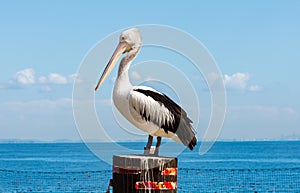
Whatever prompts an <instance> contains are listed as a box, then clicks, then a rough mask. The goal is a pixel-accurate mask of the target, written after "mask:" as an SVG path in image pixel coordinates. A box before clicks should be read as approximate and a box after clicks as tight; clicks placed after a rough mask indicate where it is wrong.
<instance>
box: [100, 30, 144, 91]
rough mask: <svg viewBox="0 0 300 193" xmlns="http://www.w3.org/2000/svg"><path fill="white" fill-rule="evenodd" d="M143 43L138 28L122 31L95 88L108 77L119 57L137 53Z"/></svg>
mask: <svg viewBox="0 0 300 193" xmlns="http://www.w3.org/2000/svg"><path fill="white" fill-rule="evenodd" d="M141 45H142V40H141V35H140V32H139V30H138V29H137V28H131V29H128V30H125V31H123V32H122V34H121V36H120V40H119V44H118V46H117V48H116V50H115V51H114V53H113V55H112V57H111V58H110V60H109V62H108V64H107V66H106V67H105V70H104V72H103V74H102V76H101V78H100V80H99V82H98V84H97V86H96V88H95V91H96V90H97V89H98V88H99V87H100V86H101V84H102V83H103V82H104V80H105V79H106V78H107V76H108V75H109V73H110V72H111V71H112V69H113V68H114V66H115V65H116V63H117V61H118V59H119V58H120V57H121V55H122V54H124V53H127V52H129V53H136V52H138V51H139V49H140V47H141Z"/></svg>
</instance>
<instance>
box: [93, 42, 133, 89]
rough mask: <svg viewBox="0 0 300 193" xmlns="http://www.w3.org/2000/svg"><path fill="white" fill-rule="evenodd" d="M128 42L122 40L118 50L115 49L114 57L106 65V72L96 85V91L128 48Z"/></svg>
mask: <svg viewBox="0 0 300 193" xmlns="http://www.w3.org/2000/svg"><path fill="white" fill-rule="evenodd" d="M128 47H129V45H128V43H126V42H120V43H119V45H118V47H117V48H116V50H115V51H114V53H113V55H112V57H111V58H110V60H109V62H108V64H107V65H106V67H105V69H104V72H103V74H102V76H101V78H100V80H99V81H98V84H97V86H96V87H95V91H96V90H97V89H98V88H99V87H100V86H101V84H102V83H103V82H104V80H105V79H106V78H107V77H108V75H109V74H110V72H111V71H112V69H113V68H114V66H115V65H116V63H117V61H118V60H119V58H120V56H121V55H122V54H123V53H125V52H126V51H127V50H128Z"/></svg>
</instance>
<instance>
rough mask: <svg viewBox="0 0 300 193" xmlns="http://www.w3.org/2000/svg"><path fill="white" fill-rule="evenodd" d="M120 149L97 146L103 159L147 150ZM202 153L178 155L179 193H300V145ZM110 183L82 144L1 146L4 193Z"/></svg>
mask: <svg viewBox="0 0 300 193" xmlns="http://www.w3.org/2000/svg"><path fill="white" fill-rule="evenodd" d="M119 144H120V145H121V146H124V147H126V148H128V151H127V152H126V151H124V152H113V150H112V149H110V147H111V146H112V145H111V144H110V143H99V144H97V145H98V146H99V151H100V154H101V153H102V154H107V153H108V152H109V153H111V152H113V153H116V154H130V152H131V149H134V150H139V149H143V147H144V145H145V143H141V142H130V143H129V142H128V143H119ZM178 145H180V144H176V143H174V146H172V145H171V146H169V147H168V149H165V150H164V151H163V150H162V152H161V154H162V155H165V154H168V156H172V148H177V147H178ZM198 148H199V147H198ZM198 148H196V149H195V150H194V151H189V150H188V149H186V150H185V151H183V152H182V153H181V154H180V155H178V162H179V176H178V184H179V187H178V192H300V141H268V142H267V141H266V142H265V141H264V142H217V143H215V144H214V146H213V147H212V149H211V150H210V151H209V152H208V153H206V154H205V155H203V156H200V155H199V153H198ZM140 153H142V151H140ZM163 153H165V154H163ZM110 178H111V165H110V164H108V163H106V162H104V161H102V160H101V159H99V158H98V157H97V156H95V155H94V154H93V153H92V152H91V151H90V150H89V149H88V148H87V146H86V145H85V144H83V143H15V144H13V143H8V144H0V192H39V191H40V192H105V188H106V187H107V183H108V181H109V179H110Z"/></svg>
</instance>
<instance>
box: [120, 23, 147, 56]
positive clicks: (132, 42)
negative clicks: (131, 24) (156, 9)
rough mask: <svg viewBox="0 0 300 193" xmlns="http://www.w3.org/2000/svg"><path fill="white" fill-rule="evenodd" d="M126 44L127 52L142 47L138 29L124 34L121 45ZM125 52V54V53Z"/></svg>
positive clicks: (126, 31)
mask: <svg viewBox="0 0 300 193" xmlns="http://www.w3.org/2000/svg"><path fill="white" fill-rule="evenodd" d="M122 42H124V43H126V44H127V46H128V49H127V50H125V52H129V51H131V50H136V49H139V48H140V47H141V45H142V39H141V34H140V32H139V30H138V29H137V28H131V29H128V30H125V31H123V32H122V34H121V36H120V43H122ZM125 52H124V53H125Z"/></svg>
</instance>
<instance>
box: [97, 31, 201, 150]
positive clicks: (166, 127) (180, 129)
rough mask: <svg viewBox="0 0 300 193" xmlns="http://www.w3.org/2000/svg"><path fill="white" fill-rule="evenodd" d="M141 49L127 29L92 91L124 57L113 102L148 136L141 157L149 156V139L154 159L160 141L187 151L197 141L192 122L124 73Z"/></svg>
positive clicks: (170, 102) (165, 98) (137, 37)
mask: <svg viewBox="0 0 300 193" xmlns="http://www.w3.org/2000/svg"><path fill="white" fill-rule="evenodd" d="M141 46H142V40H141V35H140V32H139V31H138V29H137V28H131V29H128V30H126V31H124V32H122V34H121V36H120V39H119V44H118V46H117V48H116V50H115V51H114V53H113V55H112V57H111V58H110V60H109V62H108V64H107V66H106V67H105V69H104V71H103V73H102V75H101V77H100V79H99V81H98V84H97V85H96V87H95V91H96V90H97V89H98V88H99V87H100V86H101V84H102V83H103V82H104V81H105V79H106V78H107V77H108V75H109V74H110V72H111V71H112V69H113V68H114V66H115V65H116V63H117V61H118V59H119V58H120V57H121V55H122V54H125V53H127V54H126V55H125V56H124V57H123V58H122V60H121V62H120V64H119V70H118V77H117V79H116V81H115V85H114V89H113V102H114V104H115V106H116V107H117V109H118V111H120V113H121V114H122V115H123V116H124V117H125V118H126V119H127V120H128V121H129V122H131V123H132V124H133V125H134V126H136V127H137V128H139V129H141V130H142V131H144V132H147V133H148V134H149V136H148V142H147V145H146V147H145V148H144V154H146V155H149V152H150V149H151V146H152V141H153V136H156V137H157V143H156V147H155V150H154V153H153V154H154V155H156V156H157V155H158V151H159V147H160V145H161V138H162V137H169V138H171V139H173V140H174V141H176V142H181V143H183V144H184V145H185V146H187V147H189V149H190V150H193V148H194V147H195V146H196V143H197V139H196V137H195V131H194V129H193V127H192V120H191V119H189V118H188V116H187V113H186V112H185V111H184V110H183V109H182V108H181V107H180V106H179V105H178V104H176V103H175V102H174V101H173V100H171V99H170V98H169V97H168V96H166V95H165V94H163V93H161V92H158V91H156V90H154V89H153V88H150V87H146V86H133V85H132V84H131V83H130V80H129V75H128V69H129V67H130V64H131V63H132V61H133V60H134V59H135V57H136V56H137V54H138V53H139V51H140V48H141Z"/></svg>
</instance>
